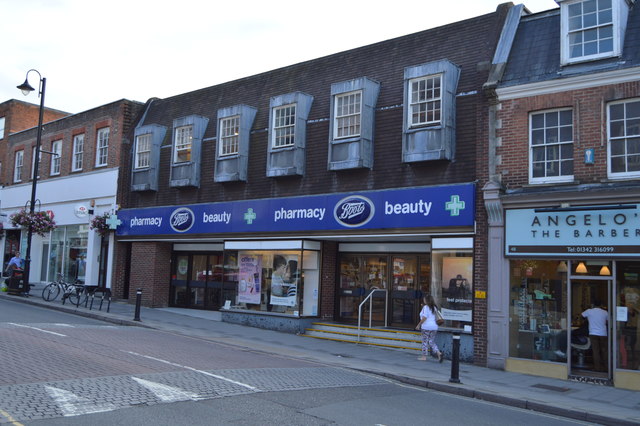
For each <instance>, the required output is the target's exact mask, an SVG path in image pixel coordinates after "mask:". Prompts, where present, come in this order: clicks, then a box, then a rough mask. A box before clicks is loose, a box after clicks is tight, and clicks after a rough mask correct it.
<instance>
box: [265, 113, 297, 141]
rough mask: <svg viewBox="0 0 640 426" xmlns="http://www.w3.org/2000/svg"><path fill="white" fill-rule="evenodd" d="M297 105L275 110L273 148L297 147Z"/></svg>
mask: <svg viewBox="0 0 640 426" xmlns="http://www.w3.org/2000/svg"><path fill="white" fill-rule="evenodd" d="M296 108H297V105H296V104H288V105H282V106H279V107H275V108H273V123H272V126H273V132H272V134H273V140H272V143H271V146H272V147H273V148H286V147H288V146H294V145H295V134H296Z"/></svg>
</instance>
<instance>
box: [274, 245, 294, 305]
mask: <svg viewBox="0 0 640 426" xmlns="http://www.w3.org/2000/svg"><path fill="white" fill-rule="evenodd" d="M299 276H300V274H299V271H298V256H297V255H283V254H275V255H274V256H273V274H272V275H271V297H270V300H269V303H271V304H272V305H280V306H296V305H297V295H298V282H299Z"/></svg>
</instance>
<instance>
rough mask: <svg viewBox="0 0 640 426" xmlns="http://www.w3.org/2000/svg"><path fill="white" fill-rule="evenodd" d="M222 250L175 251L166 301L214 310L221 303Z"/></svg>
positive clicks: (182, 306)
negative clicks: (211, 251) (215, 251)
mask: <svg viewBox="0 0 640 426" xmlns="http://www.w3.org/2000/svg"><path fill="white" fill-rule="evenodd" d="M221 293H222V253H176V254H175V255H174V259H173V262H172V272H171V286H170V294H169V305H170V306H175V307H180V308H195V309H208V310H216V309H219V308H220V306H222V294H221Z"/></svg>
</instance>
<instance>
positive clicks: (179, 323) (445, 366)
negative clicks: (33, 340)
mask: <svg viewBox="0 0 640 426" xmlns="http://www.w3.org/2000/svg"><path fill="white" fill-rule="evenodd" d="M41 291H42V290H41V287H40V288H38V286H36V287H35V288H33V289H32V292H31V294H32V296H30V297H23V296H13V295H8V294H7V293H0V297H2V298H9V299H11V300H15V301H16V302H20V303H28V304H32V305H38V306H41V307H46V308H50V309H56V310H61V311H66V312H69V313H73V314H76V315H81V316H84V317H88V318H94V319H98V320H103V321H106V322H110V323H113V324H118V325H127V326H135V327H147V328H150V329H155V330H162V331H164V332H169V333H176V334H180V335H186V336H191V337H194V338H200V339H206V340H210V341H215V342H217V343H221V344H226V345H230V346H235V347H242V348H251V349H253V350H259V351H264V352H266V353H272V354H273V353H275V354H280V355H285V356H291V357H295V358H299V359H305V360H309V361H313V362H318V363H322V364H325V365H329V366H334V367H342V368H347V369H351V370H356V371H361V372H366V373H369V374H376V375H379V376H383V377H387V378H389V379H393V380H397V381H399V382H402V383H407V384H411V385H415V386H420V387H426V388H428V389H432V390H435V391H439V392H446V393H450V394H455V395H459V396H464V397H469V398H476V399H480V400H484V401H490V402H494V403H497V404H503V405H507V406H513V407H518V408H522V409H530V410H534V411H538V412H543V413H547V414H552V415H557V416H562V417H567V418H571V419H575V420H580V421H585V422H590V423H596V424H606V425H640V392H638V391H630V390H624V389H617V388H614V387H611V386H603V385H597V384H589V383H581V382H576V381H569V380H560V379H551V378H545V377H539V376H531V375H526V374H520V373H512V372H507V371H502V370H496V369H490V368H485V367H480V366H476V365H471V364H463V363H461V364H460V365H459V375H458V378H459V381H460V383H455V382H451V381H450V379H451V377H452V368H451V367H452V365H451V362H450V361H448V360H445V361H444V362H443V363H442V364H439V363H438V362H437V361H436V360H435V359H430V360H428V361H426V362H425V361H419V360H418V356H417V354H412V353H407V352H403V351H398V350H392V349H386V348H380V347H373V346H366V345H357V344H353V343H343V342H336V341H329V340H320V339H314V338H309V337H305V336H302V335H295V334H288V333H283V332H277V331H273V330H264V329H260V328H255V327H249V326H243V325H237V324H230V323H226V322H222V321H221V315H220V312H215V311H199V310H192V309H179V308H146V307H141V308H140V315H139V317H140V320H139V321H134V317H135V305H133V304H131V303H128V302H127V301H112V302H111V305H110V308H109V312H107V302H106V301H105V302H104V304H103V306H102V309H101V310H99V309H98V304H99V300H98V298H96V299H95V300H94V306H93V309H91V310H90V309H89V308H88V307H87V308H85V307H84V306H82V305H81V306H80V307H75V306H73V305H70V304H69V303H66V304H65V305H63V304H62V303H61V302H60V300H57V301H53V302H46V301H44V300H42V298H41V297H40V294H41Z"/></svg>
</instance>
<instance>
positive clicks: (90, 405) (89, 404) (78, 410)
mask: <svg viewBox="0 0 640 426" xmlns="http://www.w3.org/2000/svg"><path fill="white" fill-rule="evenodd" d="M44 388H45V389H46V390H47V393H48V394H49V396H51V398H53V400H54V401H55V402H56V404H58V407H60V410H62V414H63V415H64V416H65V417H71V416H81V415H83V414H93V413H103V412H105V411H113V410H115V409H117V408H118V407H117V406H115V405H113V404H109V403H101V404H96V403H94V402H93V401H90V400H89V399H87V398H84V397H82V396H78V395H76V394H74V393H73V392H69V391H66V390H64V389H58V388H54V387H53V386H45V387H44Z"/></svg>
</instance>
